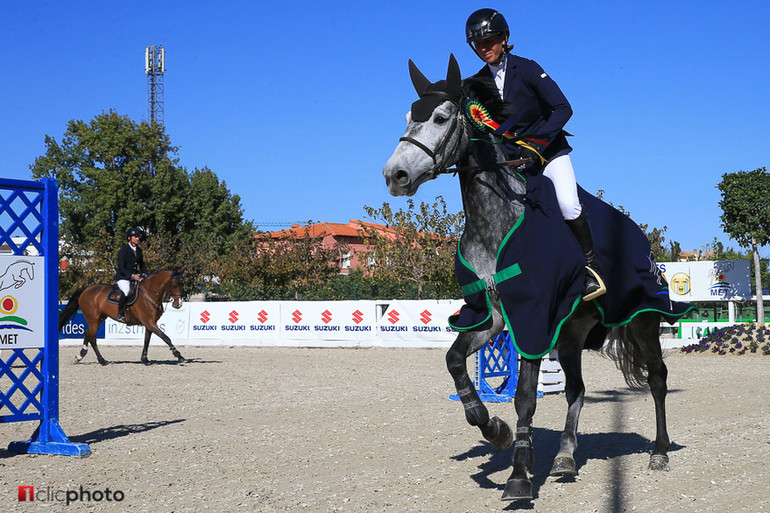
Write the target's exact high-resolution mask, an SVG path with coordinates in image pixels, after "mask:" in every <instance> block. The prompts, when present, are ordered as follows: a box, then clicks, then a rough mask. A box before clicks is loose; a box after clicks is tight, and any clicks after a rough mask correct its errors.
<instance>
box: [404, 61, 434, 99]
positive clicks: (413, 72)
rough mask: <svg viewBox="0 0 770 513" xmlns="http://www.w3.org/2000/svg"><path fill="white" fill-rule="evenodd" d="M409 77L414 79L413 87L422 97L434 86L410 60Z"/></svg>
mask: <svg viewBox="0 0 770 513" xmlns="http://www.w3.org/2000/svg"><path fill="white" fill-rule="evenodd" d="M409 77H411V79H412V85H413V86H414V90H415V91H417V95H418V96H420V97H422V95H423V93H425V91H427V90H428V87H430V86H431V85H432V82H431V81H430V80H428V79H427V78H425V75H423V74H422V71H420V70H419V69H417V65H416V64H415V63H414V62H412V59H409Z"/></svg>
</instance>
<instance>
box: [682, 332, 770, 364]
mask: <svg viewBox="0 0 770 513" xmlns="http://www.w3.org/2000/svg"><path fill="white" fill-rule="evenodd" d="M768 336H770V329H768V328H767V327H766V326H757V325H755V324H734V325H732V326H728V327H726V328H717V329H715V330H714V331H712V332H711V333H709V334H708V335H706V336H705V337H703V338H702V339H700V341H699V342H698V343H697V344H691V345H689V346H684V347H682V349H681V351H682V352H683V353H688V354H689V353H705V352H709V351H710V352H712V353H715V354H720V355H721V354H728V353H730V354H736V355H742V354H746V353H759V354H763V355H765V356H768V355H770V343H768V342H767V339H768Z"/></svg>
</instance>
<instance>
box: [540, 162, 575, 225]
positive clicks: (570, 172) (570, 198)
mask: <svg viewBox="0 0 770 513" xmlns="http://www.w3.org/2000/svg"><path fill="white" fill-rule="evenodd" d="M543 174H544V175H545V176H547V177H548V178H550V179H551V181H552V182H553V186H554V189H556V199H557V200H558V202H559V209H560V210H561V215H562V216H563V217H564V219H566V220H567V221H571V220H573V219H577V217H578V216H579V215H580V212H581V211H582V207H581V205H580V200H579V199H578V192H577V182H576V181H575V170H574V169H572V161H571V160H570V158H569V155H561V156H559V157H556V158H555V159H553V160H551V161H550V162H548V164H546V166H545V169H544V170H543Z"/></svg>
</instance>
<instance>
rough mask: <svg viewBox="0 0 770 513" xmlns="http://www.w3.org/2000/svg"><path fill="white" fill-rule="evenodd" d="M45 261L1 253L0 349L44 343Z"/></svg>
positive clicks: (41, 344) (43, 259)
mask: <svg viewBox="0 0 770 513" xmlns="http://www.w3.org/2000/svg"><path fill="white" fill-rule="evenodd" d="M44 262H45V258H44V257H41V256H37V257H33V256H10V255H3V256H0V349H18V348H22V347H24V348H26V347H44V346H45V304H44V303H43V298H44V297H45V272H44V265H45V264H44Z"/></svg>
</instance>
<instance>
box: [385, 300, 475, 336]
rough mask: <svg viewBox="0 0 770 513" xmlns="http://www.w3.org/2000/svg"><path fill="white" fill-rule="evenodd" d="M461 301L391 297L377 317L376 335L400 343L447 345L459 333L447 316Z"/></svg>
mask: <svg viewBox="0 0 770 513" xmlns="http://www.w3.org/2000/svg"><path fill="white" fill-rule="evenodd" d="M461 305H462V301H391V302H390V303H388V304H387V305H385V307H384V310H383V312H382V315H381V316H380V318H379V319H378V321H377V335H378V337H379V338H381V339H383V340H389V341H393V342H395V341H399V342H401V344H399V345H407V346H409V345H414V346H424V345H425V344H424V342H425V341H428V342H429V344H428V345H429V346H436V345H437V346H440V347H445V346H447V345H448V344H449V343H451V342H452V341H453V340H454V338H455V336H456V335H457V333H456V332H455V330H453V329H452V328H451V327H450V326H449V323H448V322H447V319H448V318H449V316H450V315H451V314H453V313H455V312H456V311H457V310H459V308H460V306H461Z"/></svg>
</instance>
